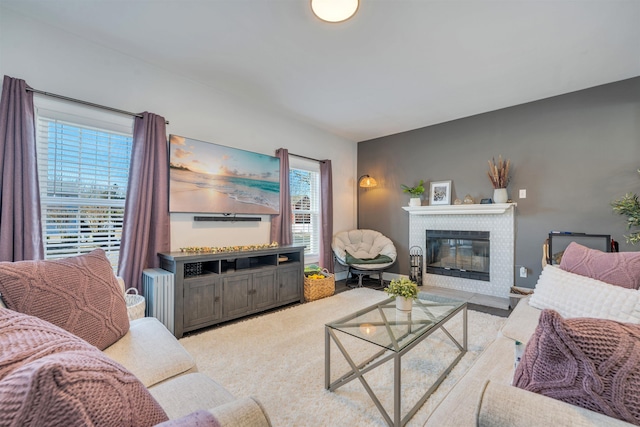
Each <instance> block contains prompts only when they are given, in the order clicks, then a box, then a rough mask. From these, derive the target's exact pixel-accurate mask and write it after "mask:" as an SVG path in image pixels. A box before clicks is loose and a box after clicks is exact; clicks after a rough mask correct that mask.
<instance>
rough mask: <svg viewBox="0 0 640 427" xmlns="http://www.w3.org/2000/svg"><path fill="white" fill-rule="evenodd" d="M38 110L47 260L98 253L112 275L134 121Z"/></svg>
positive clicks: (43, 104) (72, 109)
mask: <svg viewBox="0 0 640 427" xmlns="http://www.w3.org/2000/svg"><path fill="white" fill-rule="evenodd" d="M36 106H37V125H36V128H37V136H36V137H37V152H38V175H39V181H40V203H41V209H42V229H43V239H44V250H45V258H46V259H56V258H64V257H68V256H72V255H79V254H83V253H87V252H90V251H92V250H94V249H96V248H102V249H103V250H104V251H105V252H106V254H107V257H108V258H109V260H110V262H111V265H112V266H113V268H114V271H115V270H116V269H117V266H118V256H119V252H120V239H121V236H122V221H123V217H124V204H125V199H126V192H127V183H128V180H129V162H130V159H131V145H132V139H133V138H132V129H131V128H132V123H133V121H132V119H131V118H126V119H124V120H123V118H122V117H119V116H118V117H112V115H111V114H110V113H103V112H102V111H100V112H95V111H93V109H88V108H86V107H79V106H77V105H74V106H70V105H68V104H66V103H60V102H56V101H48V100H39V101H36ZM127 123H128V126H127Z"/></svg>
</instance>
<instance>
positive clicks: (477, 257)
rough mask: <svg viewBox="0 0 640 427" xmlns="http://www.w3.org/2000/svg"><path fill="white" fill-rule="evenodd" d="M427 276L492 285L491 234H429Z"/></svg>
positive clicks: (474, 232)
mask: <svg viewBox="0 0 640 427" xmlns="http://www.w3.org/2000/svg"><path fill="white" fill-rule="evenodd" d="M426 234H427V240H426V247H427V259H426V267H427V273H431V274H439V275H442V276H452V277H461V278H465V279H473V280H483V281H485V282H489V281H490V265H491V264H490V244H489V234H490V233H489V232H488V231H464V230H427V231H426Z"/></svg>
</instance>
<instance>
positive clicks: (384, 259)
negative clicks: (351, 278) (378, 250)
mask: <svg viewBox="0 0 640 427" xmlns="http://www.w3.org/2000/svg"><path fill="white" fill-rule="evenodd" d="M346 253H347V256H346V261H347V264H387V263H389V262H393V260H392V259H391V258H390V257H388V256H386V255H378V256H376V257H375V258H366V259H360V258H356V257H354V256H352V255H351V254H350V253H349V251H346Z"/></svg>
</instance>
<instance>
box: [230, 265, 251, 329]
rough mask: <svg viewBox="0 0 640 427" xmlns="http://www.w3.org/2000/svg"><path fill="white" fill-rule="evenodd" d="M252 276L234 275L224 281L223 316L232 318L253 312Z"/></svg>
mask: <svg viewBox="0 0 640 427" xmlns="http://www.w3.org/2000/svg"><path fill="white" fill-rule="evenodd" d="M252 277H253V275H252V274H237V275H236V274H234V275H233V276H229V277H225V278H224V279H222V315H223V316H224V318H225V319H226V318H232V317H237V316H241V315H244V314H247V312H249V311H251V309H252V305H251V301H252V295H251V293H252V292H251V290H252V289H253V280H252Z"/></svg>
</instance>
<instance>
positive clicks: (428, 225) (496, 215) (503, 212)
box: [403, 203, 516, 298]
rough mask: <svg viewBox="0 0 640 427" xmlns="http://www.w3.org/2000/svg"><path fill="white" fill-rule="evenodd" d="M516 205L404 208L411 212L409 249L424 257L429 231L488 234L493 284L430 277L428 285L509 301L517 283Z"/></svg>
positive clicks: (424, 282) (424, 283)
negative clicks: (417, 249) (515, 264)
mask: <svg viewBox="0 0 640 427" xmlns="http://www.w3.org/2000/svg"><path fill="white" fill-rule="evenodd" d="M515 207H516V204H515V203H494V204H486V205H447V206H418V207H403V209H404V210H406V211H407V212H409V247H410V248H411V247H413V246H418V247H420V248H421V249H422V253H423V254H424V255H425V257H424V259H425V262H426V254H427V250H426V247H425V245H426V230H464V231H488V232H489V245H490V246H489V248H490V253H491V265H490V267H489V276H490V281H489V282H485V281H481V280H473V279H464V278H459V277H450V276H441V275H437V274H427V273H426V265H423V266H422V271H423V272H424V274H423V280H422V284H423V285H425V286H430V287H431V286H434V287H437V288H446V289H450V290H454V291H462V292H468V293H473V294H480V295H487V296H492V297H498V298H508V297H509V290H510V289H511V286H513V284H514V270H515V267H514V263H515Z"/></svg>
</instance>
